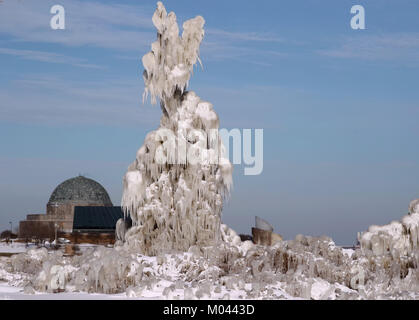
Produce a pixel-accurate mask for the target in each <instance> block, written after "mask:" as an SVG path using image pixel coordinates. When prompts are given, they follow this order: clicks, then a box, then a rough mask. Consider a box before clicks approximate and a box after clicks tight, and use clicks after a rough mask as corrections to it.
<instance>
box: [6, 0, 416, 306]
mask: <svg viewBox="0 0 419 320" xmlns="http://www.w3.org/2000/svg"><path fill="white" fill-rule="evenodd" d="M153 23H154V25H155V26H156V28H157V30H158V41H157V42H155V43H153V45H152V51H151V52H150V53H148V54H146V55H145V56H144V58H143V63H144V66H145V69H146V72H145V74H144V80H145V83H146V90H145V96H144V98H146V96H147V94H150V95H151V98H152V101H153V102H155V101H156V99H157V98H158V99H160V102H161V107H162V111H163V115H162V118H161V123H160V128H159V129H158V130H156V131H153V132H151V133H149V134H148V135H147V137H146V139H145V143H144V145H143V146H142V147H141V148H140V150H139V151H138V153H137V158H136V160H135V161H134V162H133V163H132V164H131V165H130V167H129V169H128V172H127V173H126V175H125V178H124V193H123V199H122V203H123V206H124V208H125V210H126V211H127V213H129V214H130V216H131V218H132V221H133V227H132V228H131V229H130V230H129V231H128V232H127V233H126V235H125V240H126V242H125V244H123V245H117V246H115V247H114V248H107V247H98V248H88V249H86V250H84V251H83V252H82V254H81V255H75V256H72V257H67V256H64V255H63V252H61V251H50V252H48V251H47V250H46V249H45V248H43V249H30V250H28V251H27V252H25V253H22V254H17V255H14V256H12V257H11V258H0V281H7V282H8V283H10V284H12V285H16V286H20V287H23V288H24V292H25V293H27V294H31V293H34V292H61V291H67V292H98V293H109V294H110V293H123V292H125V293H126V295H127V297H140V298H141V297H156V296H157V297H160V298H167V299H177V298H179V299H209V298H211V299H230V298H235V299H240V298H246V299H291V298H294V299H295V298H303V299H396V298H403V299H419V271H418V221H419V219H418V216H419V212H418V209H419V208H418V207H419V206H418V204H419V201H417V200H416V202H412V203H411V205H410V209H409V215H407V216H405V217H404V218H403V219H402V221H401V222H393V223H391V224H390V225H387V226H382V227H377V226H372V227H371V228H370V229H369V230H368V232H366V233H363V234H361V235H360V243H361V248H359V249H356V250H350V249H342V248H341V247H338V246H336V245H335V244H334V242H333V241H332V240H331V239H330V238H328V237H309V236H303V235H298V236H296V238H295V239H294V240H289V241H278V242H276V243H275V244H274V245H272V246H264V245H255V244H253V243H252V242H251V241H244V242H242V241H241V240H240V237H239V236H238V235H237V234H236V233H235V232H234V231H233V230H232V229H230V228H229V227H228V226H226V225H224V224H221V223H220V217H221V208H222V200H223V196H224V195H225V194H226V193H227V192H228V191H229V188H230V186H231V164H230V162H229V161H228V160H227V159H224V158H222V157H221V156H220V154H221V152H220V153H218V152H217V151H218V150H217V148H219V149H222V144H221V141H220V140H219V138H218V136H217V135H213V136H212V135H211V132H213V131H211V129H215V131H218V130H217V129H218V117H217V114H216V113H215V112H214V111H213V109H212V106H211V104H209V103H208V102H203V101H201V100H200V99H199V97H198V96H197V95H196V94H195V93H193V92H187V91H185V90H186V86H187V84H188V80H189V76H190V72H192V68H193V66H194V64H195V63H196V62H197V61H199V58H198V53H199V51H198V49H199V44H200V42H201V40H202V37H203V34H204V32H203V29H202V26H203V24H204V20H203V18H201V17H196V18H194V19H192V20H189V21H187V22H185V23H184V25H183V29H184V31H183V34H182V37H179V36H178V32H179V31H178V27H177V24H176V17H175V15H174V13H169V14H167V13H166V10H165V9H164V7H163V5H162V4H161V3H158V8H157V11H156V13H155V14H154V16H153ZM196 132H201V133H202V135H203V136H204V137H205V139H200V138H199V137H198V136H199V134H197V133H196ZM204 134H206V136H205V135H204ZM181 149H183V151H185V150H186V151H187V152H180V151H182V150H181ZM196 154H199V155H200V156H201V160H202V159H204V161H203V162H202V161H201V162H198V163H193V161H192V162H191V161H190V160H192V159H193V158H194V155H196ZM185 155H186V156H185ZM214 159H215V160H218V162H217V161H210V160H214ZM161 160H165V161H161ZM259 222H261V221H259ZM259 226H260V223H259ZM118 230H119V231H118V234H119V236H120V238H121V239H122V238H123V234H124V232H125V229H124V227H123V222H120V223H119V227H118Z"/></svg>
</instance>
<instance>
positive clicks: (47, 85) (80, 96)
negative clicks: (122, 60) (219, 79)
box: [0, 75, 160, 126]
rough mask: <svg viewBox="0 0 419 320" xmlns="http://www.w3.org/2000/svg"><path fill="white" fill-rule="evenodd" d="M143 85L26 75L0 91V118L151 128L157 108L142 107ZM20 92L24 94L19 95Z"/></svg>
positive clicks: (35, 121) (47, 122)
mask: <svg viewBox="0 0 419 320" xmlns="http://www.w3.org/2000/svg"><path fill="white" fill-rule="evenodd" d="M142 90H143V86H142V83H141V82H140V81H139V80H138V81H118V80H105V81H103V82H90V81H80V82H75V81H70V80H66V79H64V78H60V77H55V76H50V75H43V76H39V75H37V76H32V77H30V76H26V77H24V78H22V79H20V80H15V81H13V82H12V83H11V85H10V86H8V87H2V88H0V118H1V119H2V121H7V122H14V123H42V124H102V125H111V126H121V125H124V126H125V125H134V126H135V125H143V126H144V125H152V124H155V123H158V122H159V118H160V109H159V108H156V107H151V106H149V105H143V104H142V101H141V93H142ZM22 92H25V94H24V95H22Z"/></svg>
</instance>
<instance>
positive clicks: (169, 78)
mask: <svg viewBox="0 0 419 320" xmlns="http://www.w3.org/2000/svg"><path fill="white" fill-rule="evenodd" d="M152 20H153V24H154V26H155V27H156V29H157V41H155V42H153V43H152V45H151V51H150V52H148V53H147V54H146V55H144V57H143V59H142V62H143V65H144V69H145V70H144V74H143V77H144V83H145V90H144V94H143V100H144V99H147V97H148V96H149V95H150V96H151V102H152V103H153V104H155V103H156V102H157V100H159V101H160V106H161V109H162V113H163V114H162V116H161V120H160V127H159V128H158V129H157V130H155V131H151V132H150V133H148V134H147V136H146V138H145V141H144V144H143V146H142V147H141V148H140V149H139V150H138V152H137V155H136V159H135V161H134V162H133V163H132V164H131V165H130V166H129V168H128V171H127V173H126V174H125V176H124V191H123V196H122V207H123V208H124V210H125V213H126V214H129V215H130V216H131V219H132V221H133V226H132V228H131V229H130V230H129V231H128V232H127V234H126V237H125V239H126V242H127V245H128V246H130V247H132V248H138V249H139V251H140V252H142V253H144V254H147V255H156V254H159V253H163V252H170V251H173V250H175V251H177V250H179V251H185V250H188V249H189V248H190V247H191V246H192V245H198V246H208V245H214V244H216V243H217V241H219V240H220V235H221V233H220V219H221V211H222V205H223V200H224V198H225V196H226V195H228V193H229V191H230V188H231V185H232V165H231V163H230V161H229V160H228V159H226V158H224V157H223V154H224V146H223V144H222V141H221V139H220V137H219V135H218V128H219V119H218V115H217V114H216V112H215V111H214V109H213V106H212V104H211V103H209V102H206V101H202V100H201V99H200V98H199V97H198V96H197V95H196V94H195V93H194V92H193V91H187V90H186V89H187V86H188V83H189V78H190V76H191V73H192V72H193V68H194V66H195V65H196V64H197V62H199V63H201V61H200V59H199V46H200V43H201V41H202V39H203V37H204V29H203V26H204V23H205V21H204V19H203V18H202V17H201V16H197V17H195V18H193V19H190V20H187V21H186V22H185V23H184V24H183V32H182V35H181V36H180V35H179V27H178V24H177V22H176V15H175V13H173V12H170V13H169V14H167V12H166V9H165V7H164V6H163V4H162V3H161V2H158V4H157V10H156V11H155V13H154V15H153V19H152Z"/></svg>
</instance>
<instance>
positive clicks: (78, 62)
mask: <svg viewBox="0 0 419 320" xmlns="http://www.w3.org/2000/svg"><path fill="white" fill-rule="evenodd" d="M0 54H5V55H11V56H15V57H19V58H22V59H25V60H34V61H41V62H49V63H61V64H70V65H72V66H76V67H81V68H92V69H105V68H106V67H104V66H99V65H96V64H89V63H86V60H84V59H78V58H74V57H70V56H66V55H62V54H57V53H53V52H46V51H37V50H21V49H11V48H0Z"/></svg>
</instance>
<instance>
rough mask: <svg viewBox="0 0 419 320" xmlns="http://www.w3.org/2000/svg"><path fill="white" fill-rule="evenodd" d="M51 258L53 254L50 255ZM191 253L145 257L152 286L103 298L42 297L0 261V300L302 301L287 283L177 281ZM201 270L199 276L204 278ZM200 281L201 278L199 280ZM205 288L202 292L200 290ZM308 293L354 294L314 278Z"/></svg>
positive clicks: (6, 248)
mask: <svg viewBox="0 0 419 320" xmlns="http://www.w3.org/2000/svg"><path fill="white" fill-rule="evenodd" d="M80 247H81V251H82V252H85V253H86V250H89V249H91V250H94V248H96V249H99V247H100V246H92V245H88V244H86V245H81V246H80ZM0 252H15V253H21V252H27V254H28V255H29V256H31V257H32V259H35V260H36V256H37V255H39V249H35V250H33V247H32V248H31V247H26V246H25V244H17V243H16V244H9V245H6V244H2V245H1V246H0ZM352 253H353V252H352V251H351V250H350V249H346V250H345V255H348V256H350V255H352ZM50 254H54V251H50ZM193 256H194V255H193V253H185V254H178V255H176V259H177V260H178V261H177V262H176V259H174V258H173V257H174V255H166V256H165V257H163V258H161V257H148V256H141V257H140V258H139V261H140V262H141V263H142V264H143V265H145V266H146V267H145V268H144V269H143V270H142V273H143V274H155V275H160V276H161V277H159V278H158V280H157V281H156V282H154V283H150V284H149V285H147V286H143V287H131V288H128V289H127V290H126V291H125V292H123V293H118V294H102V293H87V292H74V291H73V292H71V291H72V290H75V288H72V287H71V286H67V287H66V292H60V293H45V292H39V291H35V290H34V289H33V288H32V287H31V286H29V287H27V283H28V279H29V278H28V276H27V274H25V273H23V272H8V271H7V270H6V268H5V267H4V266H6V265H8V264H10V263H11V259H12V258H10V257H0V300H4V299H17V300H43V299H48V300H114V299H196V298H203V299H253V298H257V299H261V298H265V299H302V298H301V297H296V296H292V295H290V294H289V293H288V292H287V290H286V286H287V283H286V282H273V283H270V284H268V285H266V286H263V288H262V287H260V288H258V283H257V282H255V283H244V282H240V281H239V282H236V283H233V282H229V281H228V280H225V283H223V282H221V285H217V286H212V285H207V287H208V288H206V289H205V286H202V287H200V286H199V285H197V283H194V281H190V282H188V281H179V280H178V279H179V274H178V273H179V268H178V265H179V261H180V259H185V260H192V259H193ZM205 271H209V270H204V271H203V272H202V273H201V274H204V273H205ZM201 278H202V277H201ZM203 288H204V289H203ZM255 290H257V291H260V293H261V294H260V295H259V296H255V297H253V296H251V295H250V296H249V293H250V292H253V291H255ZM308 290H309V293H308V296H307V298H309V297H310V298H311V299H328V298H329V299H334V298H336V292H347V293H348V294H350V293H351V292H354V290H352V289H349V288H347V287H345V286H343V285H339V284H335V285H333V286H330V284H329V283H328V282H327V281H325V280H323V279H321V278H315V279H312V280H311V284H310V287H308Z"/></svg>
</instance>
